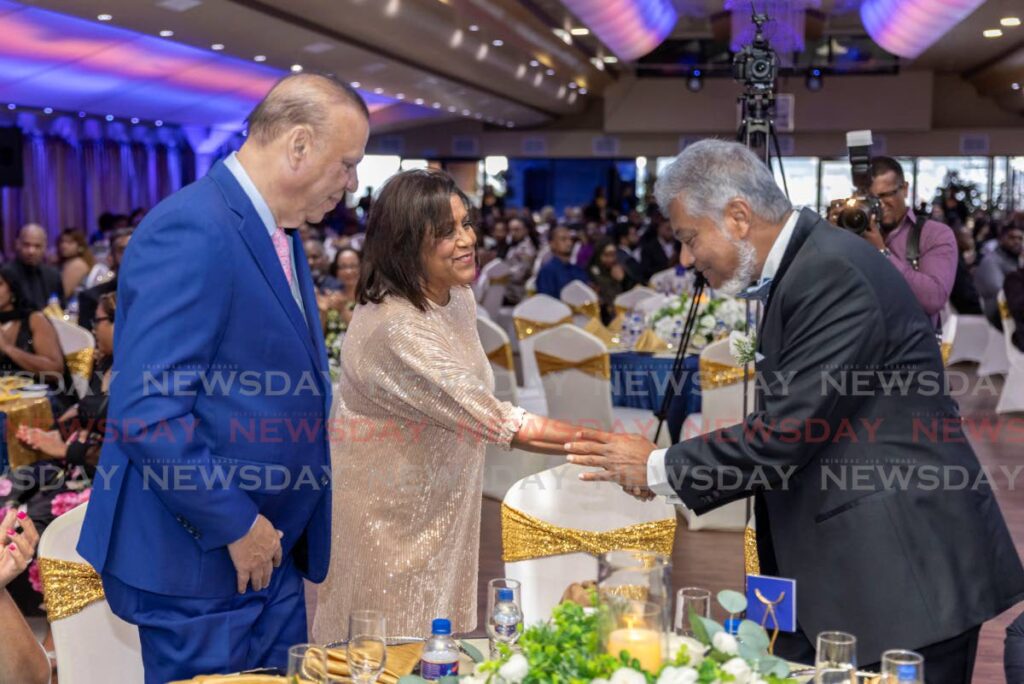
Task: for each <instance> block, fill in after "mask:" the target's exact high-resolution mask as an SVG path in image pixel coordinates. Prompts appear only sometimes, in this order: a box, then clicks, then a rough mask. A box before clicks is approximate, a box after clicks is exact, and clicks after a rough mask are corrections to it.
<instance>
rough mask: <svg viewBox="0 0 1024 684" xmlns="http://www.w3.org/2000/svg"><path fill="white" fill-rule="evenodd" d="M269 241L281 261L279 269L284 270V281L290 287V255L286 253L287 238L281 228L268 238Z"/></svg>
mask: <svg viewBox="0 0 1024 684" xmlns="http://www.w3.org/2000/svg"><path fill="white" fill-rule="evenodd" d="M270 239H271V241H273V243H274V251H275V252H277V258H278V259H279V260H280V261H281V268H283V269H284V277H285V280H287V281H288V286H289V287H291V284H292V260H291V255H290V254H289V253H288V236H287V235H285V233H284V229H283V228H281V227H278V229H277V230H275V231H274V234H273V235H271V236H270Z"/></svg>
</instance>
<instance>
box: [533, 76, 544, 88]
mask: <svg viewBox="0 0 1024 684" xmlns="http://www.w3.org/2000/svg"><path fill="white" fill-rule="evenodd" d="M543 82H544V74H542V73H540V72H538V73H537V75H536V76H534V77H533V85H535V86H538V87H539V86H540V84H541V83H543Z"/></svg>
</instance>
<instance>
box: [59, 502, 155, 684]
mask: <svg viewBox="0 0 1024 684" xmlns="http://www.w3.org/2000/svg"><path fill="white" fill-rule="evenodd" d="M87 506H88V504H83V505H81V506H79V507H77V508H74V509H72V510H70V511H68V512H67V513H65V514H64V515H62V516H60V517H59V518H57V519H56V520H54V521H53V522H52V523H50V525H49V527H47V528H46V530H45V531H44V532H43V535H42V537H41V538H40V539H39V557H40V558H53V559H56V560H64V561H71V562H74V563H85V562H86V561H85V559H83V558H82V557H81V556H79V555H78V552H77V551H75V547H76V546H77V545H78V537H79V534H80V532H81V530H82V521H83V520H84V519H85V510H86V507H87ZM144 552H145V551H144V550H142V549H140V553H144ZM50 628H51V629H52V630H53V643H54V647H55V649H56V651H57V670H58V671H59V672H60V681H61V684H109V682H141V681H143V680H144V679H145V676H144V674H143V670H142V650H141V647H140V646H139V630H138V628H137V627H135V626H134V625H130V624H128V623H127V622H125V621H124V620H122V619H121V618H119V617H117V616H116V615H114V614H113V613H112V612H111V611H110V607H109V606H108V605H107V602H106V601H97V602H95V603H91V604H89V605H88V606H86V607H85V608H84V609H83V610H82V611H81V612H80V613H77V614H76V615H71V616H69V617H66V618H63V619H61V620H56V621H54V622H52V623H51V624H50Z"/></svg>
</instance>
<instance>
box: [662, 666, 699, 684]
mask: <svg viewBox="0 0 1024 684" xmlns="http://www.w3.org/2000/svg"><path fill="white" fill-rule="evenodd" d="M697 677H699V675H698V674H697V671H696V670H694V669H693V668H692V667H666V668H665V669H664V670H662V671H661V676H660V677H658V684H696V682H697Z"/></svg>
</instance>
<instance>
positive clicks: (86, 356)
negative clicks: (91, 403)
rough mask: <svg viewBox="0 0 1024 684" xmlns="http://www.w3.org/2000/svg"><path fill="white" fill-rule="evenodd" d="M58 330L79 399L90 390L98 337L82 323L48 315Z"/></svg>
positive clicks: (65, 359) (62, 350)
mask: <svg viewBox="0 0 1024 684" xmlns="http://www.w3.org/2000/svg"><path fill="white" fill-rule="evenodd" d="M47 318H49V320H50V323H52V324H53V328H54V330H56V332H57V343H58V344H59V345H60V351H61V353H62V354H63V355H64V363H66V364H67V367H68V370H69V371H70V372H71V381H72V382H73V383H74V384H75V392H76V393H77V394H78V397H79V399H81V398H82V397H84V396H85V395H86V394H87V393H88V392H89V378H90V377H91V376H92V366H93V358H94V355H95V352H96V338H94V337H93V336H92V333H91V332H89V331H88V330H86V329H85V328H83V327H82V326H80V325H76V324H74V323H71V322H70V321H65V320H64V319H63V318H59V317H57V316H47Z"/></svg>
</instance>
